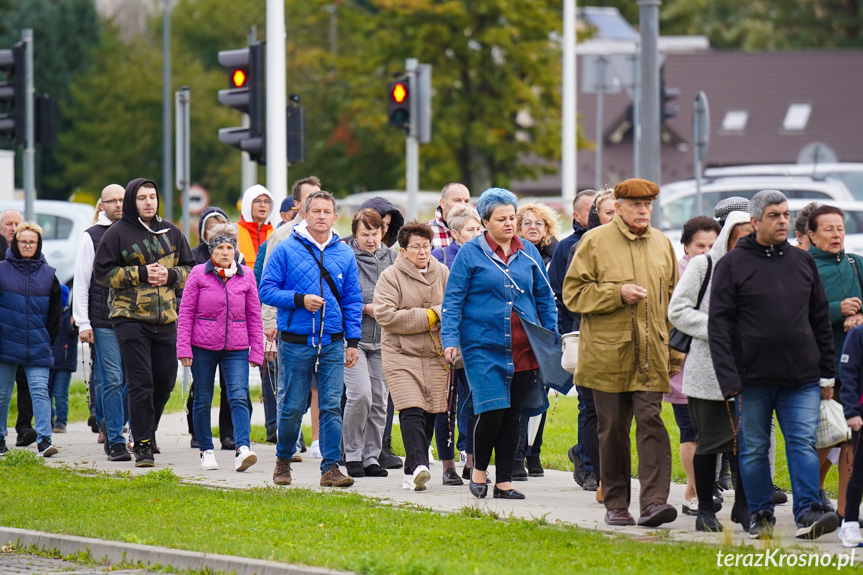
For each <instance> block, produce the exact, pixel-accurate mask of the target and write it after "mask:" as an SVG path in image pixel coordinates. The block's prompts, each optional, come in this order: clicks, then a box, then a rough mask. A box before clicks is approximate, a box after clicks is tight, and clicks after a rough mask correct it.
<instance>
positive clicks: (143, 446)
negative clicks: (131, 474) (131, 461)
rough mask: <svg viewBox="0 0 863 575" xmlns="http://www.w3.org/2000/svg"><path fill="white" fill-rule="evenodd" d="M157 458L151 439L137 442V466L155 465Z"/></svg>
mask: <svg viewBox="0 0 863 575" xmlns="http://www.w3.org/2000/svg"><path fill="white" fill-rule="evenodd" d="M155 463H156V458H155V457H153V444H152V443H151V442H150V440H149V439H145V440H144V441H141V442H136V443H135V467H153V465H154V464H155Z"/></svg>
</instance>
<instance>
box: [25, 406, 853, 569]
mask: <svg viewBox="0 0 863 575" xmlns="http://www.w3.org/2000/svg"><path fill="white" fill-rule="evenodd" d="M216 411H217V410H215V409H214V414H213V419H212V420H213V421H214V422H215V421H218V418H217V417H216V414H215V412H216ZM252 423H253V424H257V425H263V410H262V409H256V410H254V413H253V416H252ZM189 437H190V436H189V434H188V433H187V432H186V422H185V416H184V415H182V413H171V414H167V415H165V416H164V417H163V418H162V422H161V426H160V429H159V431H158V433H157V441H158V444H159V448H160V449H161V451H162V453H161V454H160V455H156V466H155V468H153V469H155V470H159V469H161V468H164V467H170V468H171V469H173V471H174V473H176V474H177V475H178V476H180V477H182V478H183V480H184V481H187V482H189V483H197V484H201V485H209V486H214V487H224V488H233V489H244V488H249V487H262V486H272V485H273V483H272V474H273V468H274V465H275V461H276V457H275V446H274V445H269V444H254V445H252V449H253V450H254V451H255V452H256V453H257V455H258V463H257V464H256V465H254V466H253V467H251V468H250V469H249V470H247V471H246V472H244V473H237V472H235V471H234V467H233V452H230V451H221V450H217V451H216V459H217V461H218V463H219V466H220V468H219V469H218V470H216V471H208V472H204V471H202V470H201V468H200V460H199V457H198V450H196V449H191V448H190V447H189ZM54 444H55V445H56V446H57V447H58V448H59V449H60V452H59V453H58V454H57V455H55V456H54V457H51V458H49V459H47V460H46V462H47V463H48V464H49V465H61V466H62V465H69V466H72V465H77V466H81V465H85V466H87V468H93V467H94V468H96V469H99V470H107V471H114V470H123V471H131V472H132V473H133V474H139V473H147V472H148V471H150V470H149V469H137V468H135V466H134V461H133V462H124V463H112V462H109V461H107V459H106V457H105V454H104V452H103V448H102V446H101V445H99V444H97V443H96V435H95V434H93V433H92V432H91V431H90V428H89V427H88V426H87V425H86V423H83V422H82V423H73V424H70V425H69V426H68V432H67V433H66V434H55V435H54ZM216 445H218V441H217V442H216ZM30 449H33V447H31V448H30ZM304 455H305V454H304ZM319 466H320V460H319V459H309V458H305V459H304V461H303V462H301V463H294V464H292V471H293V484H292V485H291V486H290V487H285V488H284V489H293V488H306V489H312V490H315V491H326V490H325V489H324V488H321V487H320V486H319V483H318V482H319V478H320V467H319ZM441 469H442V468H441V465H440V463H439V462H435V463H434V464H433V465H432V466H431V472H432V481H431V482H429V484H428V490H427V491H424V492H413V491H406V490H403V489H402V487H401V484H402V478H403V475H402V473H401V471H399V470H395V471H393V470H391V471H390V475H389V477H386V478H360V479H357V480H356V483H355V484H354V486H353V487H351V488H349V490H350V491H352V492H355V493H359V494H361V495H367V496H370V497H376V498H380V499H381V500H384V501H390V502H392V503H393V504H402V503H406V504H412V505H421V506H424V507H428V508H431V509H433V510H435V511H440V512H457V511H459V510H461V509H462V508H464V507H476V508H478V509H480V510H483V511H492V512H495V513H497V514H499V515H501V516H509V515H514V516H517V517H524V518H527V519H531V518H543V517H544V518H545V519H546V520H547V521H549V522H556V521H560V522H564V523H569V524H573V525H578V526H580V527H583V528H586V529H597V530H601V531H609V532H614V533H621V534H627V535H631V536H634V537H638V538H650V537H653V536H660V537H661V538H662V540H663V541H664V540H667V539H670V540H676V541H684V540H688V541H703V542H708V543H720V542H724V541H726V539H727V536H726V535H724V534H709V533H699V532H696V531H695V518H694V517H691V516H685V515H683V514H681V513H680V505H681V503H682V501H683V489H684V486H683V485H680V484H672V485H671V496H670V497H669V503H671V504H673V505H674V506H675V507H677V510H678V518H677V520H676V521H674V522H673V523H670V524H666V525H664V526H663V530H662V532H660V533H657V530H654V529H645V528H640V527H610V526H608V525H606V524H605V522H604V516H605V508H604V506H603V505H601V504H600V503H597V502H596V500H595V494H594V493H591V492H586V491H583V490H582V489H581V488H580V487H579V486H578V485H577V484H576V483H575V481H573V478H572V473H571V472H568V471H551V470H546V472H545V477H540V478H530V480H529V481H527V482H523V483H517V484H516V485H517V488H518V489H519V490H520V491H523V492H524V493H525V495H526V496H527V499H526V500H524V501H514V502H513V501H504V500H496V499H492V498H491V493H489V497H488V498H486V499H482V500H480V499H476V498H474V497H473V496H471V494H470V492H469V491H468V487H467V484H466V483H465V485H463V486H461V487H447V486H444V485H442V483H441ZM458 470H459V472H461V468H460V467H459V468H458ZM489 472H490V476H491V477H494V468H493V467H492V468H490V469H489ZM489 491H490V490H489ZM731 493H732V494H731V497H726V501H725V504H724V507H723V509H722V511H720V512H719V514H718V515H719V517H720V520H722V521H723V523H724V524H725V527H726V530H727V531H729V530H730V533H731V535H732V539H733V541H734V542H735V543H740V542H746V543H747V544H753V540H751V539H749V538H748V537H746V536H745V535H744V533H743V532H742V530H741V529H740V527H739V526H738V525H737V524H734V523H732V522H731V520H730V512H731V505H732V503H733V492H731ZM638 495H639V483H638V480H633V482H632V505H631V507H630V512H631V513H632V514H633V515H634V516H635V517H636V518H637V517H638V509H639V508H638ZM776 519H777V524H776V538H775V540H776V541H777V542H779V544H780V545H782V546H785V547H788V546H793V545H799V546H800V547H802V548H803V549H805V550H807V551H816V550H817V551H818V552H823V553H831V554H840V553H847V552H848V551H849V550H846V549H844V548H843V547H842V545H841V544H840V543H839V538H838V536H837V534H836V533H835V532H834V533H831V534H828V535H824V536H822V537H821V538H820V539H817V540H815V541H805V540H798V539H795V538H794V533H795V532H796V527H795V524H794V517H793V515H792V509H791V501H790V495H789V502H788V503H787V504H784V505H779V506H777V507H776ZM665 530H667V531H668V534H667V535H666V533H665ZM754 544H755V545H756V546H759V544H758V543H754ZM860 555H861V557H863V553H861V554H860Z"/></svg>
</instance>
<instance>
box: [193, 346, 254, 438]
mask: <svg viewBox="0 0 863 575" xmlns="http://www.w3.org/2000/svg"><path fill="white" fill-rule="evenodd" d="M192 359H193V361H192V377H193V378H194V380H195V406H194V408H193V409H194V413H195V415H194V417H193V421H194V423H195V437H197V438H198V446H199V448H200V450H201V451H209V450H210V449H213V430H212V428H211V427H210V409H211V408H212V406H213V385H214V383H215V381H216V366H218V367H219V371H220V372H221V373H222V374H224V376H225V389H226V391H227V392H228V405H230V406H231V422H232V423H233V424H234V440H235V441H236V442H237V447H240V446H242V445H245V446H246V447H249V433H251V429H250V426H251V424H250V419H251V412H250V411H249V400H248V397H249V350H248V349H240V350H236V351H228V350H225V349H223V350H219V351H213V350H210V349H204V348H202V347H195V346H192Z"/></svg>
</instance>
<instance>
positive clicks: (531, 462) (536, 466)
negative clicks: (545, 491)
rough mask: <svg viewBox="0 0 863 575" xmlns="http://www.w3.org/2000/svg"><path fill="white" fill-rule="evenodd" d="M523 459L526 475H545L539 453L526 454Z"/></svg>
mask: <svg viewBox="0 0 863 575" xmlns="http://www.w3.org/2000/svg"><path fill="white" fill-rule="evenodd" d="M525 461H526V462H527V475H528V477H542V476H544V475H545V470H544V469H543V468H542V462H541V461H540V460H539V455H536V456H534V455H528V456H527V459H526V460H525Z"/></svg>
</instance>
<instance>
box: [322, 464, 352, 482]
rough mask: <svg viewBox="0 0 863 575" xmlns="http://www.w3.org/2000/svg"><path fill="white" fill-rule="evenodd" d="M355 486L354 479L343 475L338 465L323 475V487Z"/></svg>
mask: <svg viewBox="0 0 863 575" xmlns="http://www.w3.org/2000/svg"><path fill="white" fill-rule="evenodd" d="M353 484H354V479H353V477H348V476H347V475H342V472H341V471H339V466H338V465H331V466H330V468H329V469H327V471H326V472H325V473H324V474H323V475H321V487H350V486H351V485H353Z"/></svg>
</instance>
